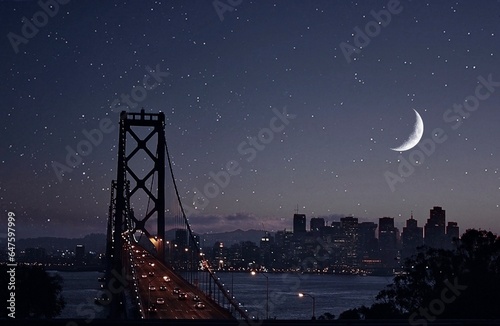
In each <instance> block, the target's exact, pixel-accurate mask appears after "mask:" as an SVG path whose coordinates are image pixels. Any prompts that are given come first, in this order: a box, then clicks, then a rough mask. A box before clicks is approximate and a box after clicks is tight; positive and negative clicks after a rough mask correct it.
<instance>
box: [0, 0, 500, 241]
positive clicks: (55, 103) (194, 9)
mask: <svg viewBox="0 0 500 326" xmlns="http://www.w3.org/2000/svg"><path fill="white" fill-rule="evenodd" d="M223 2H224V3H226V2H225V1H223ZM387 3H388V1H330V0H325V1H290V0H287V1H264V0H262V1H249V0H242V2H241V4H239V5H238V6H237V7H235V8H234V10H233V11H226V12H224V13H223V18H224V20H223V21H221V20H220V18H219V15H218V14H217V11H216V9H215V8H214V6H213V4H212V1H161V2H160V1H154V2H153V1H125V2H122V1H109V2H108V1H99V2H97V1H71V2H69V3H68V4H65V5H60V8H59V12H58V13H57V14H56V15H54V17H50V18H49V19H48V23H47V24H46V25H44V26H41V27H40V28H39V32H38V34H37V35H35V36H34V37H32V38H30V39H27V41H28V42H27V43H26V44H24V43H22V44H19V45H18V47H19V53H17V54H16V53H15V52H14V49H13V47H12V45H11V43H10V42H9V38H8V36H7V35H8V34H9V32H12V33H15V34H18V35H22V31H21V29H22V26H23V22H22V19H23V17H24V16H26V17H28V18H31V17H32V16H33V15H34V14H35V13H37V12H39V11H40V10H41V8H40V7H39V5H38V4H37V2H36V1H1V2H0V15H1V19H0V21H1V24H0V26H1V27H0V28H1V33H0V35H1V37H2V38H1V40H2V41H1V42H2V43H1V44H2V51H1V53H0V65H1V67H2V69H1V71H2V82H1V84H0V85H1V86H0V87H1V94H2V104H1V106H2V109H1V118H0V127H1V129H0V130H1V132H2V134H1V142H0V145H1V146H0V150H1V152H0V153H1V157H0V167H1V168H0V201H1V205H2V212H3V213H2V214H4V216H6V213H5V211H6V210H10V211H14V212H15V213H16V216H17V226H16V227H17V236H18V237H20V238H22V237H32V236H68V237H76V236H82V235H85V234H88V233H91V232H100V233H104V232H105V229H106V218H107V211H108V202H109V197H110V193H109V187H110V182H111V180H112V179H115V178H116V165H117V163H116V156H117V145H118V130H117V126H118V119H119V114H118V113H116V112H113V111H112V110H111V108H110V105H111V103H112V102H113V101H114V100H115V99H116V98H119V97H120V94H122V93H123V94H130V92H131V91H132V90H133V87H136V86H139V85H141V84H142V80H143V78H144V76H146V75H147V74H148V72H147V68H146V67H147V66H149V67H151V68H153V69H154V68H155V67H159V68H160V70H161V71H162V72H167V71H168V72H169V74H170V75H169V76H167V77H164V78H163V81H162V82H161V83H159V85H158V86H157V87H156V88H155V89H153V90H150V91H148V92H147V96H145V99H144V100H142V101H140V102H139V103H138V104H137V107H136V108H133V109H130V111H139V110H140V108H141V107H144V109H145V110H146V112H158V111H162V112H165V114H166V119H167V123H166V137H167V141H168V144H169V147H170V152H171V155H172V159H173V161H174V173H175V175H176V178H177V180H178V185H179V188H180V193H181V196H182V197H183V200H184V204H185V205H191V206H192V204H193V203H192V201H193V197H194V194H193V192H194V188H197V189H199V190H201V189H203V187H204V186H205V185H206V184H207V183H208V182H210V181H211V180H210V178H209V173H210V172H214V173H215V172H218V171H221V169H225V167H226V164H227V162H228V161H231V160H235V161H238V162H239V166H240V167H241V173H240V174H239V175H236V176H233V177H231V179H230V182H229V184H228V185H227V187H225V189H224V190H223V194H220V195H218V196H216V197H215V198H212V199H210V200H209V203H208V204H207V205H206V207H205V208H204V209H203V210H201V209H198V210H197V213H196V214H195V215H194V216H192V217H191V218H190V221H191V223H192V226H193V229H194V231H197V232H200V233H203V232H220V231H228V230H234V229H236V228H241V229H250V228H256V229H266V230H282V229H285V228H287V229H291V228H292V216H293V213H294V209H295V207H296V205H298V206H299V211H300V212H301V213H305V214H307V217H308V220H309V218H310V217H315V216H325V217H327V220H328V221H329V222H331V221H333V220H335V219H338V216H341V215H349V214H352V215H353V216H355V217H359V218H360V219H361V220H366V221H374V222H378V218H380V217H383V216H390V217H395V218H396V225H397V226H400V227H402V225H403V224H404V222H405V220H406V219H407V218H409V216H410V212H411V211H413V214H414V216H415V218H416V219H417V220H418V221H419V225H420V226H422V225H423V224H424V223H425V220H426V219H427V218H428V217H429V210H430V209H431V208H432V207H433V206H442V207H443V208H444V209H446V213H447V221H450V220H451V221H457V222H458V223H459V226H460V229H461V232H463V231H465V229H466V228H472V227H474V228H482V229H488V230H492V231H494V232H496V233H500V227H499V226H498V225H499V218H500V206H499V205H500V173H499V169H500V147H499V145H498V140H499V139H500V128H499V127H498V126H499V122H500V107H499V104H500V87H498V86H495V87H493V92H492V93H491V94H490V96H489V98H488V99H485V100H482V101H480V102H479V106H478V108H477V109H476V110H475V111H473V112H470V115H469V116H468V117H467V118H466V119H464V120H462V124H461V125H460V126H459V127H458V128H456V129H453V128H452V126H453V125H455V124H456V121H454V122H453V121H448V122H447V121H445V120H444V118H443V114H444V113H445V112H446V111H447V110H452V109H453V105H454V104H463V102H464V100H465V98H467V97H468V96H471V95H474V92H475V89H476V87H477V86H478V85H480V82H479V79H478V78H479V77H480V76H482V77H484V78H485V79H487V78H488V75H490V74H491V77H490V79H492V80H494V81H495V82H496V81H497V80H498V81H500V69H499V68H500V63H499V57H500V39H499V37H500V23H499V19H500V2H499V1H417V0H413V1H401V3H400V6H401V8H402V11H401V12H400V13H399V14H396V15H392V16H391V21H390V22H389V23H388V24H386V25H387V26H385V27H384V26H381V28H380V32H379V33H377V35H375V36H373V37H371V38H370V42H369V43H368V44H367V45H365V46H364V47H363V48H362V49H361V51H360V53H358V54H353V55H352V56H350V61H351V62H348V61H347V60H346V57H345V56H344V54H343V52H342V50H341V45H340V44H341V43H342V42H346V43H348V44H350V45H355V43H354V40H353V35H354V33H355V30H354V29H355V27H356V26H357V27H359V28H360V29H364V27H365V26H366V24H367V23H368V22H370V21H373V20H374V18H373V17H372V15H371V14H370V12H371V11H372V10H374V11H376V12H378V11H380V10H382V9H383V8H385V7H386V5H387ZM482 92H483V93H484V92H486V89H485V88H484V89H483V90H482ZM285 107H286V111H287V112H288V114H290V115H295V116H296V118H294V119H291V120H290V123H289V124H288V125H286V126H285V128H284V129H283V130H282V131H280V132H277V133H275V134H274V135H273V139H272V141H270V142H269V143H268V144H265V145H264V146H265V148H263V149H262V150H259V151H257V155H256V156H255V158H254V159H253V160H251V162H248V160H247V159H249V156H250V155H248V154H246V155H242V154H241V153H240V152H239V151H238V146H239V144H241V143H242V142H244V141H248V139H247V137H257V135H258V133H259V131H260V130H262V128H266V127H269V124H270V121H271V119H272V118H273V117H274V116H275V115H274V113H273V111H272V109H273V108H276V110H278V111H280V112H281V111H283V110H284V108H285ZM413 109H416V110H417V111H418V112H419V113H420V115H421V116H422V119H423V121H424V124H425V129H424V135H423V138H422V139H431V138H432V135H433V132H432V131H433V130H434V129H435V128H441V129H442V130H443V131H444V133H445V134H446V136H447V140H446V141H445V142H443V143H441V144H437V145H436V148H435V151H434V153H432V154H431V155H429V156H427V155H425V157H424V160H423V161H420V162H419V163H418V164H416V163H415V164H416V167H415V171H414V173H412V174H411V175H410V176H408V177H406V178H405V181H404V182H403V183H401V182H398V183H397V184H396V185H395V189H394V191H391V188H390V187H389V185H388V183H387V182H386V179H385V176H384V173H386V171H389V172H391V173H394V174H395V175H399V173H398V166H399V165H400V160H401V157H400V155H402V158H403V159H404V160H409V155H410V153H411V152H412V151H411V150H410V151H407V152H402V153H399V152H395V151H392V150H390V148H395V147H398V146H400V145H401V144H402V143H403V142H404V141H405V140H406V139H407V138H408V135H410V134H411V133H412V129H413V125H414V123H415V114H414V112H413ZM453 115H454V114H452V115H451V116H453ZM104 118H109V119H111V120H112V121H113V125H114V126H115V129H114V131H113V132H111V133H109V134H104V137H103V141H102V143H101V144H99V145H98V146H95V147H94V148H93V150H92V152H91V153H90V154H89V155H88V156H85V157H83V158H82V163H81V164H79V165H78V166H77V167H76V168H74V169H73V171H71V172H68V173H65V174H64V176H63V178H62V181H59V180H58V178H57V176H56V174H55V172H54V169H53V168H52V163H53V162H54V161H56V162H59V163H61V164H65V156H66V146H70V147H72V148H75V147H76V145H77V144H78V142H80V141H81V140H84V139H85V136H84V135H83V133H82V131H83V130H91V129H94V128H98V127H99V122H100V121H101V120H102V119H104ZM457 118H458V115H457ZM455 119H456V118H455ZM459 119H460V118H459ZM276 124H277V125H279V122H278V123H276ZM266 140H269V139H266ZM249 147H250V146H249V145H246V147H245V148H249ZM169 185H170V183H169ZM141 205H143V203H139V204H136V206H135V208H136V209H137V211H139V212H141V211H143V210H144V207H141Z"/></svg>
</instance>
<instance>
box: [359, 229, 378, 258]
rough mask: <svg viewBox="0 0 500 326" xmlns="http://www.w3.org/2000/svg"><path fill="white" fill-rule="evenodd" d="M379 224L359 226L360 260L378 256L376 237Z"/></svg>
mask: <svg viewBox="0 0 500 326" xmlns="http://www.w3.org/2000/svg"><path fill="white" fill-rule="evenodd" d="M376 230H377V224H376V223H373V222H362V223H359V224H358V259H363V258H373V257H376V256H378V240H377V238H376V237H375V231H376Z"/></svg>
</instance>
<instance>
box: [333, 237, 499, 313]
mask: <svg viewBox="0 0 500 326" xmlns="http://www.w3.org/2000/svg"><path fill="white" fill-rule="evenodd" d="M457 244H458V247H457V249H456V250H442V249H433V248H423V249H422V250H421V251H420V252H419V253H418V254H417V255H416V256H414V257H411V258H409V259H407V260H406V261H405V263H404V269H403V273H402V274H400V275H398V276H396V277H394V281H393V284H390V285H388V286H387V288H386V289H384V290H382V291H380V292H379V294H378V295H377V296H376V302H375V303H374V304H373V305H372V306H371V307H370V308H368V307H361V308H358V309H351V310H347V311H345V312H344V313H342V314H341V315H340V316H339V318H341V317H344V319H347V318H345V317H356V316H357V317H359V319H379V318H386V319H387V318H410V320H416V319H418V318H423V319H425V320H429V321H432V320H434V319H436V318H460V319H465V318H500V309H498V307H499V304H500V237H497V236H496V235H494V234H493V233H491V232H487V231H482V230H474V229H472V230H467V231H466V232H465V233H464V234H463V235H462V238H461V239H460V241H458V242H457ZM353 319H356V318H353ZM417 321H418V320H417Z"/></svg>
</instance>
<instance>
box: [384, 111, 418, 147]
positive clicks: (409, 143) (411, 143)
mask: <svg viewBox="0 0 500 326" xmlns="http://www.w3.org/2000/svg"><path fill="white" fill-rule="evenodd" d="M413 111H415V116H416V118H417V121H416V122H415V125H414V126H413V132H412V133H411V135H410V137H408V139H407V140H406V141H405V142H404V143H403V144H402V145H401V146H399V147H396V148H391V149H392V150H393V151H396V152H404V151H407V150H409V149H412V148H413V147H415V146H416V145H417V144H418V142H419V141H420V139H421V138H422V135H423V134H424V121H422V117H421V116H420V114H418V112H417V110H415V109H413Z"/></svg>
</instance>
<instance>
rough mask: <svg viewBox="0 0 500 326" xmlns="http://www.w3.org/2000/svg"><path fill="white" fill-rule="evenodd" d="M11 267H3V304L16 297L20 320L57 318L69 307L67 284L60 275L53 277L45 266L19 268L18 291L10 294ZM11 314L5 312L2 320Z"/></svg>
mask: <svg viewBox="0 0 500 326" xmlns="http://www.w3.org/2000/svg"><path fill="white" fill-rule="evenodd" d="M9 269H10V267H7V266H6V265H1V266H0V284H2V285H5V286H2V287H1V290H0V291H1V292H0V293H1V298H2V302H4V303H5V302H6V301H7V300H9V298H10V293H11V292H14V293H15V307H16V310H15V317H16V318H53V317H56V316H58V315H59V314H60V313H61V311H62V310H63V308H64V306H65V301H64V299H63V297H62V295H61V291H62V283H63V280H62V278H61V277H60V276H59V275H54V276H51V275H49V274H48V273H47V272H46V271H45V270H44V269H43V267H41V266H27V265H18V266H17V267H16V268H15V290H9V288H8V286H6V285H7V284H8V283H9V280H10V275H9V274H8V273H7V271H8V270H9ZM8 313H10V311H9V310H6V309H2V313H1V314H0V317H7V314H8Z"/></svg>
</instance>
